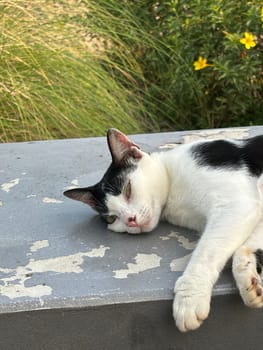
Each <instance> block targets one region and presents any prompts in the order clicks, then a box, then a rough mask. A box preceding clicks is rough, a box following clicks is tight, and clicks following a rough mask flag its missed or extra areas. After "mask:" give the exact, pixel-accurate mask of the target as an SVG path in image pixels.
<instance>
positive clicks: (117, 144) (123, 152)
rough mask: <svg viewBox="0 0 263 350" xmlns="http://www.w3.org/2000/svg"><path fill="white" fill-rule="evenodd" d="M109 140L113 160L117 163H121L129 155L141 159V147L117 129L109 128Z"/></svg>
mask: <svg viewBox="0 0 263 350" xmlns="http://www.w3.org/2000/svg"><path fill="white" fill-rule="evenodd" d="M107 141H108V146H109V149H110V152H111V156H112V162H113V163H115V164H120V163H122V161H123V160H126V159H127V158H129V157H131V158H133V159H140V158H142V156H143V153H142V151H141V150H140V147H139V146H138V145H136V144H135V143H133V142H132V141H131V140H129V139H128V137H127V136H126V135H124V134H123V133H122V132H120V131H119V130H117V129H109V130H108V133H107Z"/></svg>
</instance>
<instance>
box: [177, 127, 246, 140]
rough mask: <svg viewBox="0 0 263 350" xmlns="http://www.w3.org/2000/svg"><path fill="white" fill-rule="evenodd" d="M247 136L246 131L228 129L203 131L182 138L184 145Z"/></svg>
mask: <svg viewBox="0 0 263 350" xmlns="http://www.w3.org/2000/svg"><path fill="white" fill-rule="evenodd" d="M248 136H249V133H248V129H229V130H204V131H201V132H196V133H194V134H189V135H185V136H183V140H184V143H190V142H193V141H198V140H203V139H206V140H210V139H211V140H218V139H227V138H230V139H244V138H246V137H248Z"/></svg>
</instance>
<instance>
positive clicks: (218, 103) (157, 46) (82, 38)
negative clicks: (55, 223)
mask: <svg viewBox="0 0 263 350" xmlns="http://www.w3.org/2000/svg"><path fill="white" fill-rule="evenodd" d="M261 13H262V1H261V0H251V1H245V0H240V1H238V2H237V1H235V0H229V1H222V0H202V1H201V0H170V1H159V2H154V1H149V0H123V1H117V0H70V1H67V0H53V1H52V0H35V1H32V2H29V1H26V0H17V1H13V2H12V1H6V0H0V141H23V140H32V139H46V138H60V137H82V136H95V135H102V134H103V135H104V134H105V129H107V128H108V127H113V126H114V127H117V128H120V129H121V130H123V131H124V132H127V133H136V132H148V131H160V130H171V129H172V130H176V129H177V130H179V129H181V130H182V129H198V128H213V127H223V126H237V125H249V124H250V125H254V124H260V123H261V124H262V122H263V116H262V109H263V106H262V100H263V96H262V83H263V78H262V76H263V71H262V48H263V36H262V23H263V22H262V17H261V16H262V14H261ZM245 32H247V33H251V34H252V40H254V41H255V43H256V45H255V46H254V47H251V48H249V49H248V48H246V47H245V45H244V44H243V43H241V42H240V39H242V38H244V35H245ZM200 57H201V61H200V62H201V63H202V62H203V66H202V67H201V68H202V69H199V70H195V69H194V62H196V61H197V60H198V59H199V58H200ZM200 62H199V63H200ZM199 68H200V67H199Z"/></svg>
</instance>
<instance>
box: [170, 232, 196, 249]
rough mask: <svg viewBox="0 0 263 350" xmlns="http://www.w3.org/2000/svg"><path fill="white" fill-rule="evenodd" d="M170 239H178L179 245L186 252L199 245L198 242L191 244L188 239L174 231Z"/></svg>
mask: <svg viewBox="0 0 263 350" xmlns="http://www.w3.org/2000/svg"><path fill="white" fill-rule="evenodd" d="M168 237H171V238H176V239H177V241H178V243H179V244H180V245H181V246H182V247H183V248H184V249H186V250H193V249H194V248H195V247H196V244H197V241H193V242H190V241H189V239H188V238H185V237H184V236H182V235H180V234H179V233H178V232H175V231H172V232H171V233H170V234H169V235H168Z"/></svg>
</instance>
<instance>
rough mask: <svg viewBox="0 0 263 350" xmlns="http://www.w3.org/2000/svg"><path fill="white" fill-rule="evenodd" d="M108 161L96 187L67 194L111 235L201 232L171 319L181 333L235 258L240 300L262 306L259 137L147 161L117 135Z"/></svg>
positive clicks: (200, 145)
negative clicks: (160, 229) (165, 226)
mask: <svg viewBox="0 0 263 350" xmlns="http://www.w3.org/2000/svg"><path fill="white" fill-rule="evenodd" d="M108 145H109V148H110V151H111V155H112V163H111V165H110V167H109V169H108V170H107V172H106V173H105V175H104V177H103V178H102V179H101V181H100V182H98V183H97V184H96V185H94V186H91V187H88V188H84V189H73V190H69V191H66V192H65V194H66V195H67V196H68V197H70V198H73V199H77V200H80V201H83V202H84V203H86V204H89V205H90V206H92V207H93V208H94V209H95V210H97V211H98V212H99V214H100V215H101V216H102V218H104V219H105V220H106V221H107V222H108V228H109V229H111V230H113V231H117V232H129V233H134V234H138V233H141V232H148V231H151V230H153V229H154V228H155V227H156V226H157V224H158V222H159V220H160V219H163V220H167V221H169V222H171V223H173V224H176V225H180V226H185V227H188V228H191V229H195V230H198V231H200V232H202V236H201V239H200V241H199V243H198V245H197V247H196V249H195V251H194V253H193V255H192V258H191V260H190V262H189V264H188V266H187V268H186V270H185V272H184V273H183V275H182V276H181V277H180V278H179V279H178V280H177V282H176V285H175V299H174V304H173V313H174V318H175V320H176V324H177V326H178V328H179V329H180V330H181V331H187V330H190V329H195V328H197V327H199V326H200V324H201V323H202V321H203V320H204V319H205V318H206V317H207V316H208V313H209V308H210V299H211V292H212V287H213V285H214V283H215V282H216V280H217V278H218V276H219V274H220V272H221V270H222V269H223V267H224V265H225V263H226V261H227V260H228V259H229V258H230V257H231V256H232V255H233V254H234V257H233V273H234V277H235V279H236V283H237V286H238V288H239V290H240V294H241V296H242V298H243V300H244V302H245V303H246V304H247V305H249V306H252V307H261V306H262V305H263V296H262V295H263V291H262V286H261V280H260V276H259V273H258V270H259V268H261V264H262V262H263V258H262V257H263V254H262V252H263V209H262V208H263V136H258V137H255V138H251V139H248V140H244V141H230V140H217V141H198V142H196V143H192V144H186V145H180V146H178V147H176V148H175V149H173V150H170V151H167V152H157V153H153V154H151V155H148V154H146V153H144V152H142V151H141V150H140V149H139V147H138V146H137V145H135V144H134V143H133V142H131V141H130V140H129V139H128V138H127V137H126V136H125V135H123V134H122V133H120V132H119V131H118V130H115V129H110V130H109V132H108Z"/></svg>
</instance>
